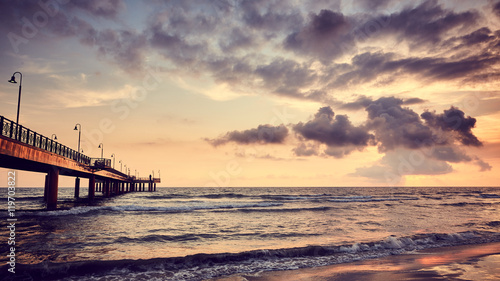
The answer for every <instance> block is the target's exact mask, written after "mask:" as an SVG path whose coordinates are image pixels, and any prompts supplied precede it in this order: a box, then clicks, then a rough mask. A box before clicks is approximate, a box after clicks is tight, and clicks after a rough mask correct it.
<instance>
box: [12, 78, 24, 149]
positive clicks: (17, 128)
mask: <svg viewBox="0 0 500 281" xmlns="http://www.w3.org/2000/svg"><path fill="white" fill-rule="evenodd" d="M16 73H19V76H21V79H20V80H19V96H18V98H17V118H16V140H17V139H18V136H19V109H20V107H21V85H22V84H23V74H22V73H21V72H19V71H16V72H14V74H12V77H11V78H10V80H9V82H10V83H14V84H17V82H16V77H15V75H16Z"/></svg>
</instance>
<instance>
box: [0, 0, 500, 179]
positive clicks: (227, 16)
mask: <svg viewBox="0 0 500 281" xmlns="http://www.w3.org/2000/svg"><path fill="white" fill-rule="evenodd" d="M305 2H307V3H305ZM305 2H304V1H280V0H271V1H267V0H266V1H259V0H256V1H242V0H241V1H240V0H238V1H232V0H214V1H208V0H207V1H161V0H156V1H148V2H146V3H143V2H139V1H126V0H107V1H97V0H92V1H62V0H61V1H40V3H39V1H2V2H1V3H0V13H1V16H0V21H1V25H0V29H1V32H0V34H1V36H3V37H2V38H3V39H2V40H1V41H0V60H1V62H2V63H1V67H0V77H3V78H2V79H4V80H2V81H3V83H0V100H1V102H0V115H2V116H4V117H6V118H9V119H11V120H15V118H16V110H17V97H18V95H17V94H18V85H19V84H11V83H8V82H7V80H9V78H10V77H11V76H12V73H14V72H16V71H19V72H21V73H22V75H23V84H22V100H21V111H20V123H21V124H22V125H23V126H26V127H28V128H30V129H32V130H34V131H36V132H38V133H40V134H43V135H45V136H48V137H50V136H51V135H52V134H56V135H57V139H58V141H59V142H60V143H62V144H64V145H66V146H69V147H71V148H73V149H76V148H77V142H78V132H77V131H75V130H73V128H74V127H75V124H77V123H79V124H81V126H82V140H81V146H82V148H83V150H84V154H86V155H88V156H90V157H100V154H101V149H100V148H98V146H99V144H100V143H103V144H104V151H103V152H104V156H105V157H106V158H110V157H111V154H114V155H115V156H116V158H115V159H116V160H115V161H116V162H115V168H116V169H117V170H120V169H122V170H124V168H125V167H124V165H126V166H127V168H129V169H130V171H131V174H134V173H138V175H139V176H148V175H149V174H152V173H153V171H154V173H155V176H158V173H160V174H161V178H162V183H161V184H160V186H195V187H198V186H200V187H204V186H394V185H404V186H496V185H498V182H499V179H500V176H499V174H500V173H499V169H500V134H499V132H500V92H499V89H500V88H499V86H500V83H499V81H500V79H499V78H500V56H499V53H500V2H499V1H489V0H484V1H392V0H377V1H371V0H360V1H340V0H339V1H321V0H317V1H305ZM16 79H17V80H19V76H16ZM120 161H121V163H120ZM7 171H8V170H6V169H0V175H2V177H1V179H2V181H3V182H1V183H0V186H6V183H7V179H6V175H7ZM43 179H44V174H37V173H28V172H21V171H20V172H19V173H18V177H17V186H19V187H31V186H33V187H41V186H43V182H44V181H43ZM73 182H74V179H73V178H69V177H63V176H62V177H61V178H60V186H72V185H73ZM83 184H84V183H83Z"/></svg>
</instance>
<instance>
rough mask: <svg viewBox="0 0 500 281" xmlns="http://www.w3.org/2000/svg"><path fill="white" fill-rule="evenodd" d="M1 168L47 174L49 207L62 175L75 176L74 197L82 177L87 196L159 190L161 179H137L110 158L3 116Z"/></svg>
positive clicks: (54, 203) (54, 205)
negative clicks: (87, 152)
mask: <svg viewBox="0 0 500 281" xmlns="http://www.w3.org/2000/svg"><path fill="white" fill-rule="evenodd" d="M0 124H1V125H2V133H1V134H0V167H2V168H8V169H15V170H23V171H31V172H39V173H45V174H46V176H45V189H44V198H45V201H46V202H47V209H49V210H53V209H56V208H57V193H58V187H59V185H58V182H59V175H65V176H72V177H75V197H76V198H78V197H79V196H80V178H88V179H89V186H88V199H89V200H90V201H92V200H93V199H94V197H95V193H96V192H102V194H103V196H105V197H110V196H116V195H120V194H124V193H127V192H135V191H156V184H157V183H160V182H161V180H160V178H152V177H148V178H136V177H134V176H132V177H131V176H128V175H127V174H125V173H122V172H120V171H117V170H115V169H113V168H112V167H111V159H106V158H90V157H88V156H86V155H84V154H81V153H79V152H78V151H75V150H73V149H70V148H69V147H67V146H65V145H62V144H60V143H58V142H56V141H54V140H52V139H50V138H47V137H45V136H43V135H40V134H38V133H37V132H34V131H32V130H30V129H28V128H25V127H23V126H21V125H19V126H18V125H17V124H16V123H15V122H13V121H11V120H9V119H7V118H5V117H3V116H0Z"/></svg>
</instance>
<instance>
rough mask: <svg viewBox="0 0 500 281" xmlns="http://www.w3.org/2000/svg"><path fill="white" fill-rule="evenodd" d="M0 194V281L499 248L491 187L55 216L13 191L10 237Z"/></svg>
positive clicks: (126, 203)
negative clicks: (493, 244) (471, 247)
mask: <svg viewBox="0 0 500 281" xmlns="http://www.w3.org/2000/svg"><path fill="white" fill-rule="evenodd" d="M0 194H2V195H1V197H2V198H3V202H4V204H5V208H4V211H2V212H1V213H0V226H1V230H0V237H1V239H0V241H1V245H0V249H1V251H0V252H1V253H2V256H1V258H0V259H1V266H0V270H1V273H0V276H1V279H2V280H84V281H85V280H108V281H109V280H179V281H180V280H186V281H187V280H207V279H211V278H217V277H222V276H229V275H232V274H238V273H248V274H252V273H258V272H262V271H277V270H290V269H299V268H309V267H318V266H324V265H332V264H340V263H349V262H353V261H360V260H366V259H373V258H377V257H384V256H388V255H399V254H412V253H416V251H418V250H422V249H429V248H438V247H447V246H456V245H468V244H483V243H490V242H499V241H500V212H499V211H498V209H499V207H500V188H499V187H246V188H206V187H203V188H198V187H182V188H158V189H157V191H156V192H134V193H127V194H124V195H120V196H116V197H112V198H103V197H102V196H101V194H100V193H97V198H96V200H95V201H93V202H90V203H89V202H87V199H86V194H85V192H84V190H83V189H82V190H81V198H80V199H74V198H73V194H74V190H73V188H59V202H58V209H57V210H54V211H46V210H45V209H44V208H45V205H44V201H43V188H16V194H15V208H16V209H15V214H14V215H15V218H16V219H17V221H16V222H15V230H13V231H11V230H12V229H11V228H8V226H10V225H11V222H9V221H8V219H9V213H8V212H7V189H6V188H1V189H0ZM12 232H14V239H15V251H14V254H15V257H14V259H15V273H12V272H9V271H8V269H9V268H11V265H9V262H10V261H12V256H11V257H8V255H9V254H10V253H11V249H10V248H11V247H12V246H11V245H8V238H9V237H12Z"/></svg>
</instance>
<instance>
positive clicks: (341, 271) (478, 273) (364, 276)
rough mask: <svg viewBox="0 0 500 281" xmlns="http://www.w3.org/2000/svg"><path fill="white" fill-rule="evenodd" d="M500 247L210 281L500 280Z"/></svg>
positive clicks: (459, 248) (450, 250) (448, 250)
mask: <svg viewBox="0 0 500 281" xmlns="http://www.w3.org/2000/svg"><path fill="white" fill-rule="evenodd" d="M499 265H500V243H489V244H483V245H467V246H456V247H445V248H435V249H428V250H424V251H418V252H414V253H411V254H406V255H398V256H388V257H384V258H378V259H372V260H364V261H359V262H353V263H348V264H337V265H331V266H323V267H316V268H305V269H297V270H287V271H270V272H260V273H256V274H238V275H233V276H229V277H224V278H217V279H210V281H278V280H287V281H306V280H315V281H344V280H345V281H347V280H370V281H379V280H380V281H382V280H500V266H499Z"/></svg>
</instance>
